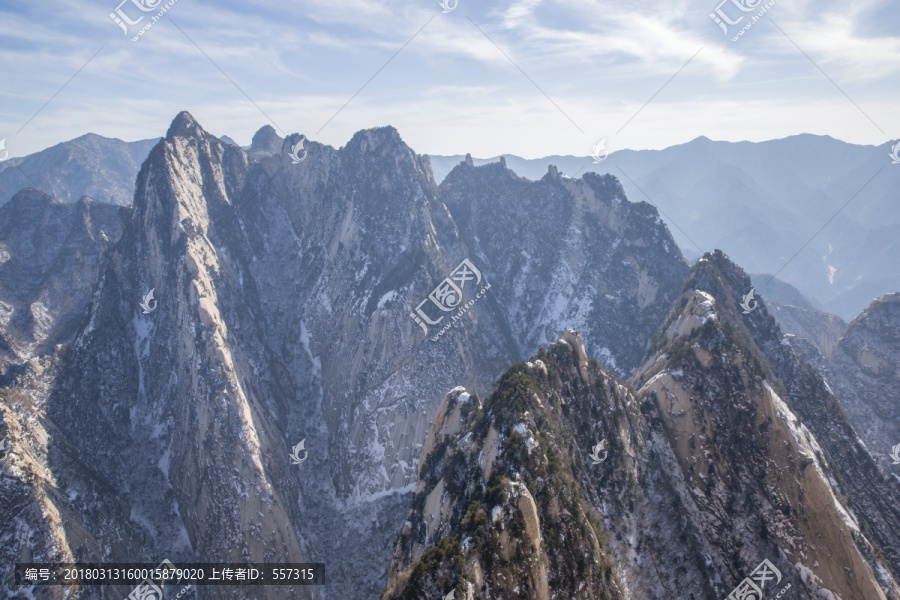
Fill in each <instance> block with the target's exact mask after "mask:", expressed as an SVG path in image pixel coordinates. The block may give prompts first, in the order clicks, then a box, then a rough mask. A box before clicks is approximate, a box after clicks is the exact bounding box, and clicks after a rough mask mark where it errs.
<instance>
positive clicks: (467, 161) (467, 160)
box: [465, 152, 475, 167]
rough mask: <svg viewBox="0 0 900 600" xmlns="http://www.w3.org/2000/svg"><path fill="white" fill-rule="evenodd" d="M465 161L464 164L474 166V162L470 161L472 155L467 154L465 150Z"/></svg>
mask: <svg viewBox="0 0 900 600" xmlns="http://www.w3.org/2000/svg"><path fill="white" fill-rule="evenodd" d="M465 162H466V164H467V165H468V166H470V167H474V166H475V163H474V162H472V155H471V154H469V153H468V152H466V161H465Z"/></svg>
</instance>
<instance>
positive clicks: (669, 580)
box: [382, 253, 900, 600]
mask: <svg viewBox="0 0 900 600" xmlns="http://www.w3.org/2000/svg"><path fill="white" fill-rule="evenodd" d="M749 287H750V281H749V278H747V277H746V275H744V274H743V273H742V272H741V271H740V269H738V268H736V267H735V266H734V265H733V264H731V263H730V261H728V260H727V258H725V257H724V256H723V255H721V254H720V253H714V254H710V255H707V256H705V257H703V258H702V259H701V261H700V262H699V263H698V264H697V265H696V267H695V268H694V269H693V271H692V273H691V276H690V278H689V280H688V282H687V284H686V285H685V287H684V290H683V293H682V294H681V297H680V298H678V299H677V300H676V301H675V302H674V305H673V307H672V310H671V311H670V313H669V316H668V317H667V319H666V320H665V322H664V323H663V325H662V327H661V328H660V330H659V332H658V334H657V335H656V337H655V339H654V342H653V345H652V348H651V350H650V352H649V353H648V354H647V356H646V357H645V360H644V362H643V365H642V366H641V367H640V368H639V369H638V371H637V372H636V373H635V374H634V375H633V376H632V378H631V379H630V380H629V382H628V384H622V383H620V382H619V381H618V380H617V379H616V378H615V376H614V374H612V373H610V372H605V371H603V370H602V369H601V368H600V365H599V364H598V363H596V362H594V361H588V360H587V359H586V355H585V354H584V353H583V342H582V341H581V340H580V337H578V336H577V335H576V334H575V333H574V332H567V334H566V336H564V338H563V339H562V340H560V343H558V344H555V345H553V346H551V347H550V348H549V350H547V351H544V350H541V351H540V352H539V353H538V354H537V355H535V356H534V357H533V358H532V359H531V360H530V361H529V362H527V363H519V364H516V365H513V367H511V368H510V369H509V370H508V371H507V372H506V373H505V374H504V375H503V376H502V377H501V378H500V379H499V380H498V382H497V384H496V386H495V388H494V390H493V392H492V393H491V394H490V395H489V396H487V397H486V399H485V400H484V402H483V403H482V402H481V401H480V400H479V397H478V396H476V395H475V394H472V393H471V392H470V391H466V390H464V389H462V388H459V389H456V390H454V391H452V392H451V393H450V394H448V395H447V396H445V398H444V400H443V402H442V404H441V407H440V409H439V410H438V414H437V417H436V418H435V421H434V424H433V426H432V429H431V431H430V433H429V436H428V438H427V440H428V441H427V442H426V446H425V448H424V449H423V454H422V457H421V460H420V478H419V484H418V486H417V489H416V495H415V498H414V501H413V503H412V506H411V511H410V514H409V517H408V520H407V522H406V524H405V525H404V527H403V529H402V530H401V534H400V538H399V541H398V544H397V547H396V549H395V553H394V560H393V562H392V567H391V573H390V576H389V579H388V585H387V586H386V588H385V590H384V592H383V594H382V597H383V598H385V599H395V598H420V597H442V596H443V595H445V594H447V593H448V592H450V591H451V590H454V594H455V595H456V597H464V598H466V599H467V600H469V599H475V598H485V599H489V598H507V597H519V598H529V599H531V598H534V599H538V598H552V597H578V598H617V597H628V598H671V597H678V598H722V597H725V596H727V595H728V594H729V592H730V591H731V590H732V589H735V588H736V587H738V586H740V585H743V583H742V582H743V581H744V578H745V577H748V576H750V574H751V573H753V572H755V570H756V569H757V567H758V566H759V565H760V564H762V562H763V560H768V561H769V564H770V566H772V567H774V568H775V569H777V571H778V572H779V575H778V577H777V580H778V581H777V584H778V586H777V587H775V583H776V582H775V581H774V579H775V578H774V576H773V577H772V578H771V579H772V580H771V581H769V582H768V584H767V585H769V587H768V588H765V586H763V587H764V588H765V590H764V591H765V596H766V597H773V596H774V595H775V594H776V593H777V592H778V590H779V589H781V590H782V592H784V591H786V590H788V589H789V590H791V594H792V596H793V597H799V598H825V597H828V598H832V597H841V598H885V597H890V598H898V597H900V588H898V587H897V583H896V579H895V576H894V575H892V573H897V572H898V567H900V563H898V562H897V560H896V555H895V550H894V548H893V545H894V541H893V539H892V537H891V534H890V532H891V531H892V530H893V527H895V521H894V519H895V514H894V512H893V510H892V509H891V508H890V507H889V503H890V499H891V498H892V497H894V493H895V490H894V489H893V486H892V484H891V483H890V482H889V481H885V480H883V479H881V478H880V477H878V474H877V472H876V470H875V468H874V462H873V461H872V460H871V457H869V456H868V455H867V454H866V453H865V452H864V451H862V448H861V447H860V446H859V445H858V444H857V443H856V440H855V436H853V432H852V428H851V427H850V426H849V425H848V424H847V422H846V421H845V420H844V418H843V415H842V413H841V410H840V408H839V406H837V404H836V402H835V401H834V397H833V396H830V395H828V392H827V389H826V388H825V387H824V384H823V383H822V381H821V379H820V378H816V377H815V375H814V373H812V372H811V369H809V367H808V366H806V365H805V363H803V362H802V361H800V360H799V359H797V358H796V356H795V355H793V353H792V352H791V351H790V349H789V347H788V346H787V345H785V344H784V343H782V341H783V340H784V337H783V335H782V334H781V333H780V331H778V329H777V327H776V326H775V325H774V320H773V319H772V317H771V316H770V315H768V314H767V312H766V308H765V306H762V307H760V309H759V310H757V311H755V312H754V313H751V314H750V315H742V313H741V311H740V310H739V309H738V306H737V303H738V302H739V301H740V299H741V297H742V295H743V293H745V291H744V290H746V289H749ZM772 343H774V344H776V345H777V346H778V348H780V350H776V349H773V348H772V347H771V344H772ZM764 349H765V350H768V353H767V352H765V351H764ZM792 378H793V379H792ZM633 390H636V391H633ZM812 405H816V406H817V409H816V410H818V411H819V413H821V414H819V415H815V416H814V415H811V414H809V413H808V411H809V410H810V408H811V406H812ZM801 411H802V412H801ZM801 414H802V415H803V416H802V417H801V416H800V415H801ZM807 422H808V423H809V426H807ZM818 436H821V441H820V440H819V439H818ZM861 475H865V476H871V477H874V478H873V479H872V481H871V487H870V489H868V490H867V489H864V487H863V486H861V485H860V482H861V479H860V476H861ZM876 505H877V506H876ZM788 585H789V586H790V587H789V588H788Z"/></svg>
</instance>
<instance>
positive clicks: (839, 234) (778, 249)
mask: <svg viewBox="0 0 900 600" xmlns="http://www.w3.org/2000/svg"><path fill="white" fill-rule="evenodd" d="M889 150H890V144H888V143H886V144H884V145H882V146H858V145H855V144H848V143H846V142H842V141H839V140H835V139H833V138H831V137H828V136H815V135H806V134H805V135H797V136H793V137H789V138H785V139H781V140H772V141H768V142H760V143H751V142H738V143H732V142H714V141H712V140H709V139H707V138H705V137H700V138H697V139H695V140H693V141H691V142H688V143H687V144H681V145H678V146H672V147H670V148H666V149H664V150H641V151H633V150H622V151H619V152H614V153H612V154H611V155H610V156H609V158H608V159H607V160H606V161H605V162H603V163H601V164H594V163H593V160H592V159H591V158H590V157H575V156H548V157H545V158H540V159H527V160H526V159H522V158H518V157H515V156H508V155H507V156H506V163H507V165H509V167H510V168H511V169H513V170H514V171H516V172H517V173H519V174H520V175H523V176H525V177H528V178H531V179H537V178H540V177H541V176H542V174H543V173H544V172H546V169H547V165H548V164H554V165H556V167H557V168H558V169H559V171H560V173H563V174H566V175H570V176H580V175H581V174H583V173H585V172H588V171H594V172H596V173H601V174H602V173H607V172H608V173H612V174H613V175H615V176H616V177H618V178H619V179H620V180H621V182H622V187H623V188H624V189H625V193H626V194H627V195H628V197H629V198H630V199H632V200H634V201H638V200H645V199H648V197H649V200H650V201H651V202H653V203H654V204H655V205H656V206H658V207H659V208H660V211H661V212H662V216H663V219H664V220H665V221H666V222H667V224H668V225H669V227H670V229H671V230H672V234H673V236H674V237H675V239H676V241H677V242H678V244H679V245H680V246H681V248H682V250H683V251H684V252H685V255H686V256H688V257H693V256H696V255H697V254H699V251H698V249H697V248H696V247H695V244H697V245H699V247H700V249H702V250H703V251H707V250H711V249H713V248H721V249H722V250H724V251H725V252H726V253H727V254H728V255H729V257H731V258H732V259H733V260H735V261H736V262H738V263H739V264H741V265H742V266H743V267H744V268H746V269H747V270H748V271H750V272H757V273H775V272H777V271H779V269H781V268H782V266H783V265H784V264H785V263H786V262H787V261H788V260H789V259H790V258H791V257H792V256H793V255H794V254H795V253H796V252H797V251H798V250H800V249H801V247H803V245H804V244H805V243H807V242H808V241H809V240H810V238H812V237H813V235H814V234H816V232H817V231H819V229H820V228H822V226H823V225H825V224H826V222H827V221H828V219H829V218H831V217H832V216H833V215H834V214H835V213H837V212H838V211H839V210H840V209H841V208H842V207H843V206H844V205H845V204H846V208H844V209H843V210H841V212H840V214H838V215H837V216H836V217H835V218H834V220H833V221H831V222H830V223H829V224H828V225H827V226H826V227H825V228H824V229H822V231H821V233H819V234H818V235H817V236H816V237H815V239H813V240H812V241H811V242H810V243H809V245H808V246H806V247H805V248H803V250H802V251H801V252H800V254H799V255H798V256H797V257H796V258H794V259H793V260H792V261H791V262H790V264H789V265H788V266H787V267H786V268H785V269H784V270H783V271H781V272H780V273H779V274H778V276H779V279H782V280H784V281H787V282H789V283H791V284H793V285H794V286H796V287H797V288H799V289H800V290H801V291H802V292H803V293H805V294H807V295H808V296H811V297H813V298H815V299H816V301H817V302H818V303H819V304H820V305H821V308H825V309H826V310H828V311H829V312H832V313H834V314H837V315H839V316H841V317H843V318H844V319H847V320H849V319H852V318H853V317H854V316H856V314H857V313H858V312H859V311H861V310H862V309H864V308H865V307H866V306H868V304H869V302H871V300H872V299H873V298H875V297H879V296H881V295H882V294H884V293H887V292H892V291H897V290H900V261H898V260H896V257H897V256H900V202H897V195H898V193H897V190H898V189H900V166H897V165H892V164H891V161H890V158H889V157H888V153H889ZM459 160H461V157H458V156H431V164H432V168H433V170H434V175H435V179H436V180H437V181H442V180H443V178H444V177H445V176H446V174H447V173H448V172H449V170H450V168H452V165H453V164H455V163H457V162H459ZM498 160H499V159H498V158H492V159H474V160H473V162H474V164H476V165H479V164H484V163H486V162H497V161H498ZM879 170H880V171H879ZM579 171H580V172H579ZM876 173H877V175H876ZM873 176H875V177H874V178H873ZM870 179H871V181H869V180H870ZM867 182H869V183H868V184H867V185H866V183H867ZM862 188H864V189H862ZM860 190H862V191H860ZM645 194H646V196H645ZM848 202H849V203H848Z"/></svg>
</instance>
